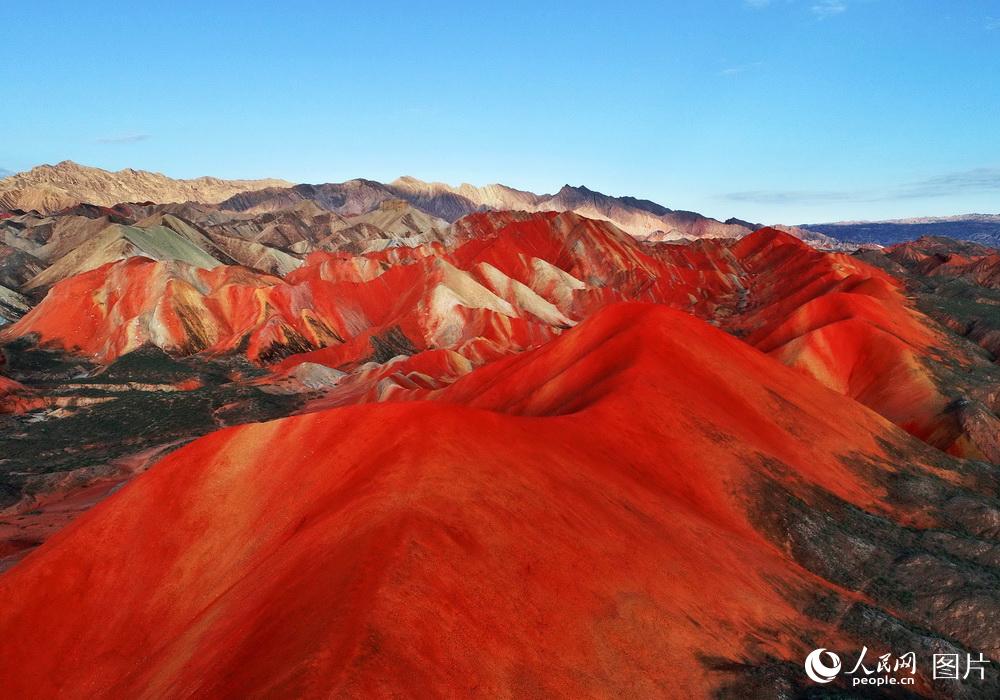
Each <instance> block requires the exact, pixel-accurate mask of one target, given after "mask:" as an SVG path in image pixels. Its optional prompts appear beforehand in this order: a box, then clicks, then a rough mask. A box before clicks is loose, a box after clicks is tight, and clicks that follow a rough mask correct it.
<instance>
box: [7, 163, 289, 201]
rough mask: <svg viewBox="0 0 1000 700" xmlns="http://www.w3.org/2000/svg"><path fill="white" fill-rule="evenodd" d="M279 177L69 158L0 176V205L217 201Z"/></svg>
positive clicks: (273, 184)
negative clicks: (185, 173) (177, 173)
mask: <svg viewBox="0 0 1000 700" xmlns="http://www.w3.org/2000/svg"><path fill="white" fill-rule="evenodd" d="M290 184H291V183H288V182H285V181H284V180H274V179H270V180H220V179H219V178H215V177H199V178H195V179H193V180H175V179H174V178H170V177H167V176H166V175H161V174H160V173H151V172H147V171H145V170H133V169H131V168H126V169H125V170H119V171H117V172H108V171H107V170H101V169H100V168H90V167H87V166H85V165H79V164H77V163H74V162H73V161H70V160H64V161H62V162H61V163H58V164H56V165H39V166H38V167H35V168H32V169H31V170H28V171H26V172H23V173H17V174H14V175H9V176H8V177H5V178H3V179H2V180H0V209H22V210H25V211H29V210H32V209H33V210H35V211H38V212H41V213H43V214H51V213H55V212H57V211H60V210H62V209H66V208H68V207H73V206H76V205H77V204H81V203H87V204H98V205H102V206H112V205H115V204H118V203H120V202H186V201H193V202H202V203H215V202H220V201H222V200H223V199H226V198H227V197H231V196H233V195H234V194H237V193H238V192H244V191H246V190H254V189H260V188H262V187H285V186H288V185H290Z"/></svg>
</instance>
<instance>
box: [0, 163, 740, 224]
mask: <svg viewBox="0 0 1000 700" xmlns="http://www.w3.org/2000/svg"><path fill="white" fill-rule="evenodd" d="M388 200H404V201H406V202H408V203H410V204H411V205H412V206H413V207H415V208H416V209H418V210H420V211H422V212H424V213H426V214H429V215H431V216H434V217H437V218H440V219H443V220H445V221H447V222H454V221H455V220H457V219H459V218H461V217H462V216H465V215H467V214H471V213H473V212H478V211H489V210H517V211H527V212H538V211H572V212H576V213H577V214H580V215H582V216H586V217H587V218H591V219H599V220H604V221H610V222H612V223H614V224H615V225H617V226H618V227H619V228H621V229H622V230H624V231H626V232H628V233H630V234H632V235H633V236H635V237H637V238H640V239H646V240H654V241H656V240H664V241H666V240H678V239H683V238H740V237H742V236H744V235H746V234H747V233H749V232H750V231H751V229H752V227H751V226H748V225H747V224H746V222H740V221H738V220H735V219H731V220H729V221H727V222H721V221H718V220H716V219H712V218H709V217H706V216H702V215H701V214H698V213H695V212H690V211H682V210H673V209H668V208H667V207H664V206H662V205H660V204H657V203H655V202H651V201H648V200H644V199H636V198H635V197H611V196H608V195H605V194H602V193H600V192H595V191H593V190H590V189H588V188H586V187H582V186H578V187H572V186H570V185H566V186H564V187H563V188H562V189H560V190H559V191H558V192H557V193H556V194H541V195H539V194H535V193H533V192H526V191H523V190H518V189H514V188H513V187H508V186H506V185H500V184H494V185H486V186H484V187H476V186H473V185H469V184H462V185H459V186H458V187H453V186H450V185H446V184H443V183H439V182H423V181H422V180H418V179H416V178H412V177H403V178H399V179H398V180H395V181H393V182H391V183H388V184H383V183H380V182H376V181H374V180H363V179H355V180H348V181H347V182H342V183H327V184H319V185H307V184H299V185H293V184H292V183H289V182H285V181H283V180H220V179H218V178H209V177H202V178H197V179H194V180H174V179H172V178H169V177H166V176H165V175H160V174H159V173H150V172H145V171H142V170H131V169H127V170H121V171H118V172H114V173H112V172H108V171H106V170H101V169H99V168H91V167H87V166H83V165H78V164H77V163H73V162H71V161H63V162H61V163H59V164H57V165H41V166H38V167H36V168H33V169H31V170H29V171H27V172H23V173H18V174H16V175H12V176H10V177H7V178H4V179H2V180H0V209H20V210H25V211H28V210H35V211H38V212H41V213H46V214H47V213H55V212H58V211H62V210H64V209H67V208H69V207H73V206H76V205H78V204H81V203H88V204H97V205H101V206H113V205H115V204H119V203H122V202H147V201H150V202H157V203H161V204H162V203H168V202H197V203H201V204H214V205H218V208H219V209H224V210H230V211H239V212H250V213H263V212H271V211H278V210H281V209H285V208H288V207H290V206H294V205H295V204H297V203H299V202H304V201H312V202H314V203H315V204H317V205H318V206H319V207H320V208H321V209H325V210H327V211H330V212H334V213H336V214H340V215H342V216H356V215H359V214H365V213H368V212H371V211H374V210H376V209H378V208H379V207H380V206H381V205H382V203H384V202H386V201H388Z"/></svg>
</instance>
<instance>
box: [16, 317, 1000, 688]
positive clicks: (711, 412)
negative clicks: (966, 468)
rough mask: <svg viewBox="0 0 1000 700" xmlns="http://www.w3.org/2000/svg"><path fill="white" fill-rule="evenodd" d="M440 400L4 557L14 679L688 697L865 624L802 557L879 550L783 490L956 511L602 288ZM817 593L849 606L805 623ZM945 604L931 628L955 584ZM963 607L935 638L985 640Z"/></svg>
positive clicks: (291, 438) (393, 411)
mask: <svg viewBox="0 0 1000 700" xmlns="http://www.w3.org/2000/svg"><path fill="white" fill-rule="evenodd" d="M441 399H442V400H441V401H438V402H433V403H427V402H419V403H402V404H381V405H366V406H356V407H350V408H344V409H336V410H331V411H324V412H318V413H312V414H308V415H303V416H298V417H293V418H288V419H283V420H280V421H274V422H270V423H264V424H254V425H247V426H243V427H239V428H234V429H227V430H223V431H220V432H217V433H214V434H212V435H209V436H207V437H205V438H203V439H200V440H198V441H197V442H195V443H193V444H191V445H190V446H188V447H185V448H183V449H181V450H179V451H177V452H175V453H173V454H171V455H169V456H168V457H166V458H165V459H164V460H163V461H162V462H160V463H159V464H157V465H156V466H154V467H153V468H152V469H151V470H150V471H149V472H147V473H146V474H144V475H142V476H141V477H139V478H138V479H136V480H135V481H134V482H132V483H131V484H130V485H128V486H127V487H125V488H124V489H122V490H121V491H119V492H118V493H116V494H115V495H114V496H112V497H111V498H109V499H108V500H107V501H105V502H104V503H102V504H101V505H99V506H97V507H96V508H95V509H93V510H92V511H91V512H89V513H88V514H87V515H85V516H83V517H82V518H81V519H80V520H78V521H77V522H76V523H75V524H73V525H72V526H70V527H69V528H67V529H66V530H64V531H63V532H62V533H60V534H59V535H57V536H56V537H54V538H53V539H52V540H51V541H50V542H49V543H48V544H47V545H46V546H45V547H43V548H41V549H40V550H38V551H37V552H35V553H33V554H31V555H29V556H28V557H27V558H26V559H25V560H24V561H23V562H22V563H21V564H19V565H18V566H17V567H15V568H14V569H12V570H11V571H10V572H9V573H8V574H6V575H5V576H4V577H2V578H0V599H3V600H4V601H5V602H4V606H3V608H2V610H0V677H2V678H4V679H5V692H6V693H9V694H10V695H11V696H14V697H29V696H31V697H40V696H53V695H57V694H58V695H59V696H60V697H66V698H72V697H96V696H113V697H164V696H171V697H186V696H200V697H219V698H221V697H233V698H235V697H248V696H265V695H266V696H272V697H330V696H331V695H332V696H339V695H360V696H391V695H396V694H400V695H405V696H416V695H456V694H458V695H463V694H478V695H483V696H494V697H495V696H508V695H513V696H562V697H592V696H609V697H610V696H621V695H622V694H625V695H629V696H655V697H662V696H663V695H672V696H675V697H702V696H706V695H708V694H710V693H712V692H714V691H715V690H717V689H718V688H719V687H720V686H725V685H727V684H730V683H734V682H750V683H752V682H754V681H753V680H752V678H750V677H749V676H744V675H743V674H742V670H743V669H750V668H752V667H757V666H761V665H762V667H764V668H771V667H773V666H774V664H775V663H777V664H778V665H779V667H780V664H781V663H786V662H794V663H795V667H796V668H798V664H799V662H800V660H801V658H802V657H803V656H804V653H805V652H806V651H808V649H811V648H812V646H809V645H810V644H813V641H808V642H807V641H804V640H822V641H823V643H824V644H826V645H827V646H832V647H837V648H839V647H838V645H839V644H852V643H854V642H853V641H852V640H850V639H849V635H848V634H847V633H846V632H845V631H844V628H840V627H839V626H838V623H837V617H838V616H839V615H842V614H843V615H849V614H851V613H850V611H851V610H853V609H854V608H853V607H852V606H855V605H856V604H858V602H859V601H863V600H868V601H869V602H871V601H870V599H868V598H867V597H866V596H865V595H861V594H856V593H852V592H851V591H850V590H845V589H844V588H841V586H840V585H833V584H831V583H827V582H825V581H824V580H822V579H821V578H819V577H818V576H817V575H815V574H813V573H810V572H809V571H807V570H806V569H805V568H803V566H802V565H800V564H799V563H797V562H796V558H800V559H801V560H802V561H806V562H808V563H809V566H811V567H812V568H814V569H823V567H824V566H827V565H826V564H823V562H824V561H829V562H832V563H831V564H829V566H832V567H836V566H838V565H839V564H838V562H840V561H842V560H843V559H844V558H845V557H846V559H847V561H849V562H851V566H857V567H858V568H862V567H863V563H862V562H863V561H864V560H866V559H868V558H871V557H872V556H874V555H873V552H877V551H879V549H880V548H885V547H888V546H889V545H888V544H886V543H885V542H883V543H881V544H878V545H873V546H872V547H870V548H869V549H864V550H863V549H858V550H857V552H856V553H854V554H852V551H851V550H850V547H851V546H854V545H851V541H845V542H846V545H845V546H848V550H847V551H844V550H843V549H839V548H838V546H836V545H834V544H832V542H833V540H828V539H826V538H827V537H828V536H829V537H834V535H824V534H822V533H823V531H824V530H823V528H824V527H826V526H825V525H824V524H823V521H822V520H815V521H814V522H813V524H812V525H810V526H808V527H806V526H805V525H804V524H803V525H802V527H804V528H805V531H808V532H810V533H812V534H811V535H810V538H807V539H805V540H801V541H800V540H795V538H796V537H797V535H796V534H795V533H796V532H798V529H797V528H798V527H799V526H798V525H796V524H795V522H794V521H795V518H796V517H797V516H796V513H797V512H799V511H797V510H796V508H797V507H798V506H796V505H795V504H797V503H798V504H804V507H805V508H806V509H807V511H808V512H810V513H816V514H817V515H816V517H817V518H820V517H821V516H820V515H819V514H822V513H824V512H831V513H836V509H837V508H839V506H836V505H835V504H836V503H846V504H850V505H851V507H855V508H861V509H866V510H869V511H872V512H875V513H877V514H878V515H879V516H880V517H881V518H883V519H887V520H885V522H886V523H890V522H891V521H893V520H895V521H897V522H899V523H904V524H906V525H909V526H917V527H927V526H928V524H931V523H934V522H936V519H938V518H939V517H943V516H939V515H938V514H937V512H936V511H935V510H934V507H933V506H932V505H931V504H930V503H929V502H928V495H927V492H922V494H923V496H922V499H921V502H920V503H919V505H913V506H912V507H910V506H907V505H906V504H897V505H891V504H890V503H889V502H888V501H887V500H886V498H887V497H886V493H887V491H886V489H887V487H888V485H889V484H890V483H891V482H892V480H893V479H894V478H896V477H898V476H899V474H897V473H896V470H897V468H896V467H891V466H889V465H888V464H887V463H885V462H884V461H882V460H881V457H880V455H881V449H882V448H881V447H880V446H879V441H880V440H882V441H885V442H883V444H885V445H888V446H890V447H891V448H892V449H893V450H897V451H899V453H900V454H905V455H906V456H907V460H906V461H907V463H908V466H907V470H908V472H907V473H908V474H910V475H911V476H910V478H912V479H918V478H922V477H921V476H920V475H922V474H925V473H926V470H927V469H928V468H929V467H926V466H923V465H924V458H923V457H922V456H921V453H920V451H919V449H918V445H919V443H915V442H914V441H912V440H910V439H909V438H908V437H906V436H905V435H904V434H903V433H901V432H899V431H897V430H895V429H894V428H893V427H892V426H891V425H889V424H888V423H886V422H885V421H884V420H882V419H881V418H880V417H878V416H877V415H875V414H874V413H872V412H870V411H868V410H867V409H865V408H864V407H862V406H860V405H859V404H857V403H856V402H853V401H851V400H849V399H847V398H844V397H842V396H839V395H837V394H836V393H834V392H830V391H828V390H826V389H824V388H822V387H821V386H819V385H818V384H816V383H814V382H812V381H809V380H808V379H804V378H803V377H802V376H801V375H800V374H798V373H796V372H794V371H792V370H789V369H787V368H785V367H783V366H781V365H780V364H779V363H777V362H774V361H773V360H772V359H770V358H768V357H766V356H764V355H762V354H760V353H758V352H757V351H756V350H754V349H753V348H750V347H748V346H747V345H745V344H744V343H742V342H740V341H739V340H737V339H735V338H732V337H731V336H728V335H726V334H724V333H722V332H721V331H718V330H716V329H714V328H712V327H711V326H709V325H708V324H705V323H704V322H702V321H699V320H697V319H695V318H693V317H691V316H689V315H687V314H683V313H679V312H675V311H671V310H668V309H666V308H664V307H662V306H646V305H614V306H611V307H609V308H607V309H605V310H603V311H601V312H600V313H598V314H597V315H596V316H595V317H594V318H592V319H590V320H588V321H587V322H586V323H584V324H582V325H581V326H579V327H578V328H576V329H574V330H572V331H569V332H567V333H566V334H565V335H563V336H562V337H560V338H558V339H556V340H555V341H553V342H551V343H549V344H547V345H545V346H544V347H543V348H540V349H538V350H536V351H532V352H529V353H526V354H522V355H520V356H517V357H512V358H509V359H506V360H501V361H500V362H498V363H494V364H492V365H490V366H489V367H487V368H484V369H483V370H479V371H476V372H474V373H472V374H471V375H468V376H467V377H466V378H464V379H462V380H459V381H458V382H457V383H456V384H455V385H453V386H452V387H451V388H449V389H447V390H446V391H444V392H443V393H442V395H441ZM848 453H851V454H852V457H851V458H849V459H848V458H845V457H844V456H845V455H847V454H848ZM858 455H866V456H867V457H866V459H865V460H859V459H858ZM953 466H954V465H952V464H951V463H946V464H942V463H938V464H937V465H936V466H935V469H936V470H937V473H939V474H943V473H944V471H945V470H947V469H951V468H953ZM964 478H965V477H963V476H961V475H960V474H958V473H955V474H953V475H951V477H950V480H951V481H954V482H960V481H962V480H963V479H964ZM934 483H935V484H938V485H939V486H938V487H939V488H943V487H941V486H940V484H941V483H942V482H941V480H940V479H938V480H937V481H935V482H934ZM852 512H854V513H856V511H852ZM844 513H845V515H843V516H836V515H835V516H834V517H835V519H836V518H839V520H837V523H838V524H837V525H836V527H837V528H840V529H839V530H837V532H846V531H847V528H849V527H850V521H851V518H856V517H857V515H856V514H855V515H849V514H848V511H844ZM774 517H780V518H787V519H788V522H786V523H784V525H783V526H782V528H783V529H782V530H781V531H782V532H784V533H785V534H784V535H781V536H782V537H785V536H788V537H791V538H793V540H794V541H792V542H785V541H782V540H780V539H777V540H776V539H775V538H774V535H773V534H769V532H771V530H770V528H769V526H768V524H767V523H768V522H769V518H774ZM152 523H157V524H160V525H159V526H158V528H157V529H156V531H155V532H152V531H151V530H150V525H151V524H152ZM891 527H896V526H890V525H889V524H886V525H885V526H884V527H883V531H884V532H893V530H892V529H891ZM954 527H956V528H958V527H959V526H958V525H955V526H954ZM831 532H834V531H831ZM884 532H883V534H884ZM837 537H839V535H838V536H837ZM858 546H859V547H860V546H861V545H858ZM823 547H828V548H829V549H828V550H824V549H823ZM810 548H812V549H810ZM817 548H818V549H817ZM806 551H811V552H813V557H814V558H812V559H810V558H809V557H807V556H806V555H805V554H804V552H806ZM862 551H863V552H865V554H863V555H862V553H861V552H862ZM80 552H87V553H88V556H87V557H81V556H79V555H80ZM816 552H819V554H818V555H817V554H816ZM890 555H891V556H893V557H895V556H896V555H895V554H892V553H890ZM815 556H819V557H820V558H819V559H815ZM899 556H902V555H899ZM824 557H825V558H826V559H824ZM817 562H819V563H817ZM885 569H886V571H887V572H888V571H889V569H891V567H888V566H887V567H885ZM824 575H826V576H829V577H832V578H835V579H837V580H838V581H841V579H840V577H839V575H836V576H835V575H834V574H832V573H829V572H827V573H825V574H824ZM886 575H890V574H889V573H886ZM956 575H957V574H956ZM841 583H842V584H844V585H846V584H845V583H844V581H841ZM854 585H855V587H856V588H857V587H862V586H864V585H865V584H864V581H863V580H862V581H860V582H856V583H855V584H854ZM818 596H823V600H824V601H825V602H824V606H825V607H824V609H826V610H830V609H832V610H834V611H839V612H835V613H834V616H833V617H832V618H831V617H829V616H827V617H826V618H824V619H821V617H822V616H821V617H810V616H809V614H807V613H806V612H804V611H806V610H808V609H810V604H811V603H813V602H815V601H816V600H818ZM970 605H971V611H970V614H979V613H981V612H982V608H981V605H982V604H981V603H980V604H978V605H979V606H980V607H977V604H970ZM911 607H912V604H911ZM952 609H953V612H951V613H949V614H948V615H947V616H944V617H941V616H939V617H937V618H935V620H936V621H934V622H933V623H931V622H927V621H924V622H923V624H925V626H926V625H929V626H932V625H935V624H936V625H940V624H946V623H947V624H950V622H951V621H953V620H954V619H956V617H955V616H958V615H961V614H963V613H962V610H965V609H967V608H963V607H962V606H952ZM878 614H879V615H882V614H883V613H882V612H879V613H878ZM894 614H899V615H903V616H904V617H905V616H909V617H908V618H907V619H908V621H909V623H911V624H916V621H915V620H916V618H915V617H914V616H917V615H918V613H917V612H905V611H904V610H903V609H902V608H900V609H899V611H897V612H896V613H894ZM955 624H956V625H957V624H958V623H955ZM963 629H964V630H965V631H963ZM968 629H969V628H962V627H961V626H960V625H959V626H958V627H957V628H956V629H951V630H950V631H949V634H950V635H951V637H952V638H953V639H959V640H964V641H968V642H969V643H970V644H972V643H976V644H979V646H977V647H976V648H984V649H986V650H987V651H990V650H993V651H997V650H998V649H997V648H995V646H996V645H997V644H998V642H997V640H996V639H991V640H989V642H988V644H990V645H994V646H984V645H985V644H986V642H983V640H982V639H979V638H976V639H971V638H970V635H973V634H974V633H972V632H968ZM977 629H978V628H977ZM975 634H978V632H977V633H975ZM807 647H808V649H807ZM665 660H668V661H669V663H667V662H666V661H665ZM775 668H777V667H775ZM751 675H752V674H751ZM797 675H798V676H801V673H798V674H797ZM762 678H764V682H766V683H771V682H774V683H778V682H779V681H775V680H773V679H771V680H768V678H770V677H768V676H766V674H765V676H762ZM748 679H749V680H748ZM789 682H791V681H786V680H781V681H780V683H779V685H780V684H785V685H782V686H781V687H786V688H787V683H789ZM920 683H921V684H922V685H923V687H924V689H925V690H926V687H927V686H926V680H925V679H924V678H923V677H921V679H920ZM742 696H743V697H746V696H747V695H742Z"/></svg>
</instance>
